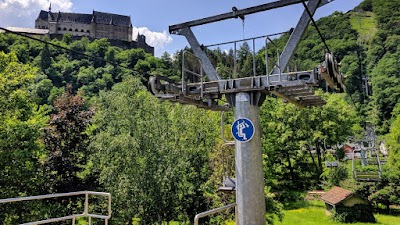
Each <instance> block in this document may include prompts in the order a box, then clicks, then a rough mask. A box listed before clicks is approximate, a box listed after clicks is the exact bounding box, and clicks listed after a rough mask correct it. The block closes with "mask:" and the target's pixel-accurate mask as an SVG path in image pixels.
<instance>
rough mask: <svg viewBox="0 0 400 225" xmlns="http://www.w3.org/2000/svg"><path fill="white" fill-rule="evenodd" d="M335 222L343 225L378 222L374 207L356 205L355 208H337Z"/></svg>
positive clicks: (334, 215)
mask: <svg viewBox="0 0 400 225" xmlns="http://www.w3.org/2000/svg"><path fill="white" fill-rule="evenodd" d="M333 220H334V221H337V222H341V223H355V222H367V223H375V222H376V219H375V217H374V214H373V208H372V206H371V205H362V204H356V205H354V206H353V207H346V206H336V211H335V212H334V213H333Z"/></svg>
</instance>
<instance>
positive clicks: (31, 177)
mask: <svg viewBox="0 0 400 225" xmlns="http://www.w3.org/2000/svg"><path fill="white" fill-rule="evenodd" d="M399 6H400V0H393V1H385V0H374V1H372V0H366V1H364V2H363V3H362V4H361V5H360V6H359V8H357V10H359V11H360V12H361V14H360V15H364V14H362V13H366V14H365V15H368V16H369V17H370V18H368V20H367V21H370V20H371V18H372V19H373V20H374V21H375V20H376V26H377V27H376V29H377V30H376V31H374V32H370V33H369V34H370V35H372V36H371V37H368V38H367V37H365V36H364V35H365V33H366V32H365V31H362V29H356V28H357V27H355V26H354V16H355V15H358V14H355V12H350V13H340V12H335V13H334V14H332V15H331V16H329V17H325V18H321V19H320V20H318V26H319V28H320V30H321V32H322V33H323V34H324V35H325V39H326V42H327V44H328V45H329V47H330V49H331V51H332V52H333V53H334V54H335V56H336V58H337V60H338V61H339V62H340V63H341V70H342V72H343V73H344V74H345V75H346V87H347V90H348V93H346V94H333V93H325V94H322V92H321V93H320V92H318V94H319V95H321V96H322V97H323V99H324V100H325V101H326V103H327V104H326V105H324V106H322V107H314V108H304V109H300V108H298V107H297V106H294V105H291V104H287V103H283V102H282V101H281V100H280V99H277V98H276V97H274V96H268V97H267V99H266V100H265V102H264V104H263V105H262V106H261V107H260V112H261V123H262V129H263V135H262V143H263V149H262V150H263V164H264V173H265V185H266V188H265V200H266V205H267V207H268V208H267V213H268V215H267V221H268V223H269V224H272V223H273V222H274V220H275V219H276V218H278V219H282V217H283V214H282V207H287V206H288V204H290V203H293V202H294V201H296V200H298V199H300V198H302V197H303V196H302V194H301V193H302V192H304V191H305V190H310V189H321V188H326V189H328V188H330V187H331V186H334V185H344V186H347V187H349V188H350V189H352V190H354V191H356V193H357V194H360V195H361V196H362V197H364V198H369V199H370V200H371V201H372V202H373V203H375V205H376V206H379V205H384V206H386V207H387V208H388V207H389V205H390V204H400V201H399V199H400V196H399V194H398V193H399V188H398V187H399V186H400V179H399V178H398V177H399V176H398V175H399V174H400V172H399V171H400V160H399V157H400V147H399V146H400V144H399V142H400V141H399V140H400V134H399V130H400V104H399V103H398V101H399V100H398V99H399V93H400V92H399V90H400V87H398V85H399V75H398V74H399V73H398V71H399V69H400V63H399V61H398V60H399V55H400V52H399V48H398V46H399V43H400V41H399V40H400V39H399V35H400V31H399V27H400V26H398V25H399V24H400V16H399V15H398V14H399V12H398V11H396V10H393V9H395V8H399ZM372 25H374V24H372ZM367 33H368V32H367ZM287 39H288V35H287V34H285V35H282V36H281V37H279V38H277V39H274V44H273V45H270V47H268V52H267V53H266V51H265V48H261V49H259V50H258V51H257V52H252V50H251V48H250V46H249V45H248V43H247V42H243V44H242V45H241V46H239V48H238V50H237V52H236V54H237V63H236V71H237V74H236V76H237V77H244V76H249V75H252V74H253V61H252V60H253V54H254V55H255V59H256V74H258V75H260V74H265V73H266V71H265V61H264V59H265V54H268V56H269V57H270V58H271V59H273V58H274V56H276V55H277V53H278V52H279V51H281V49H282V48H283V47H284V46H285V43H286V41H287ZM45 40H46V41H50V42H51V43H54V44H57V45H61V46H63V47H66V48H70V49H72V50H73V51H75V52H69V51H65V50H63V49H60V48H57V47H54V46H52V45H48V44H43V43H39V42H35V41H32V40H28V39H25V38H23V37H18V36H15V35H11V34H3V33H2V34H0V121H1V122H0V162H1V163H0V199H3V198H9V197H17V196H27V195H38V194H47V193H55V192H70V191H76V190H84V189H88V190H96V191H107V192H110V193H111V194H112V196H113V205H112V208H113V219H112V221H111V223H112V224H132V223H134V222H136V223H141V224H156V223H158V224H162V223H163V222H165V221H179V222H181V223H187V222H188V221H192V220H193V217H194V215H195V214H197V213H200V212H203V211H206V210H208V209H210V208H215V207H219V206H222V205H226V204H229V203H232V202H234V201H235V198H234V195H229V194H225V193H220V192H218V191H217V189H218V187H219V186H220V185H221V182H222V177H223V176H225V175H229V176H233V175H234V172H235V171H234V170H235V169H234V166H232V165H233V164H234V160H233V159H234V157H233V155H234V151H233V148H222V147H221V146H222V144H223V141H222V139H221V137H220V114H218V113H215V112H210V111H205V110H200V109H197V108H195V107H193V106H182V105H176V104H171V103H168V102H159V101H158V100H157V99H156V98H155V97H153V96H151V94H150V93H148V91H147V90H146V89H145V87H144V85H143V84H146V83H147V80H148V78H149V76H151V75H158V74H161V75H164V76H168V77H170V78H172V79H175V80H179V79H180V77H181V74H180V73H181V72H180V65H181V64H182V58H181V56H182V53H183V51H179V52H176V54H174V58H172V57H171V56H170V55H169V54H168V53H165V54H163V56H162V57H161V58H156V57H153V56H151V55H149V54H147V53H145V52H144V51H143V50H142V49H129V50H124V49H121V48H118V47H114V46H111V45H110V43H109V42H108V41H107V40H106V39H100V40H95V41H93V42H91V41H89V40H88V39H86V38H82V39H81V40H72V37H71V36H69V35H66V36H64V37H63V39H62V40H57V39H54V40H49V39H47V38H45ZM185 50H186V51H189V52H190V49H189V48H186V49H185ZM324 51H326V49H325V47H324V45H323V43H322V42H321V40H320V38H319V36H318V35H317V33H316V31H315V28H314V27H312V26H310V27H309V28H308V30H307V32H306V34H305V35H304V38H303V40H302V42H301V43H300V44H299V46H298V50H297V52H296V54H295V55H294V57H293V62H291V64H290V67H291V70H294V69H296V68H297V70H310V69H313V68H314V67H315V66H316V65H317V64H319V63H321V61H323V60H324V58H323V57H324ZM76 52H81V53H85V54H89V55H91V56H93V57H94V58H93V57H85V56H84V55H82V54H77V53H76ZM206 52H207V54H208V56H209V58H210V60H211V62H212V63H213V64H214V65H215V67H218V72H219V74H220V75H221V77H223V78H228V77H232V75H233V71H234V67H235V66H234V65H235V63H234V54H235V53H234V51H233V50H229V51H222V50H221V49H219V48H217V49H207V50H206ZM118 64H119V65H121V66H117V65H118ZM270 69H272V67H271V68H270ZM365 77H369V78H370V83H369V85H371V86H372V93H371V92H368V93H366V92H365V91H364V90H365V89H366V88H365V85H366V84H365V79H364V78H365ZM232 120H233V115H232V112H228V113H227V114H226V121H224V123H226V126H225V131H223V132H225V136H226V137H228V138H229V131H228V130H229V124H230V122H231V121H232ZM365 124H373V125H375V126H376V127H377V130H378V131H379V132H380V134H386V136H385V139H386V140H387V144H388V145H389V146H390V156H389V164H388V165H386V167H385V168H386V169H385V171H384V176H383V178H384V179H382V181H381V182H378V183H376V184H370V183H369V184H358V183H355V182H354V181H353V180H351V179H348V178H349V169H348V168H347V167H346V165H345V162H343V161H341V160H342V159H343V155H344V152H342V153H341V156H339V154H336V155H335V154H330V153H328V152H327V147H326V146H336V145H337V144H341V143H344V142H345V141H346V138H347V137H348V136H351V135H355V134H359V133H361V131H362V128H363V126H365ZM335 160H338V161H340V163H341V165H340V166H339V167H338V168H337V169H334V170H331V169H327V168H326V167H325V166H324V162H325V161H335ZM78 200H79V199H62V200H59V201H51V202H46V203H45V206H43V205H42V203H27V204H29V205H28V206H29V208H31V211H30V212H28V210H25V208H28V207H27V206H26V205H24V204H14V205H12V206H11V205H0V221H1V223H2V224H16V223H23V222H28V221H31V220H38V219H44V218H43V217H54V216H65V215H66V213H70V212H76V210H81V209H82V204H81V203H76V201H78ZM73 208H74V209H75V211H73ZM229 217H230V216H229V215H219V216H216V217H214V218H212V219H208V220H207V223H209V224H221V223H222V221H223V220H226V219H229ZM230 219H232V217H230ZM204 221H205V220H204Z"/></svg>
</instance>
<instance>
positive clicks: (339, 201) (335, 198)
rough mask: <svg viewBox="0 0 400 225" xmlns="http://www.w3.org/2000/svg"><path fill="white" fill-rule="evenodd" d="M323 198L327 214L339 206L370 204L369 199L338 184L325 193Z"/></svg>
mask: <svg viewBox="0 0 400 225" xmlns="http://www.w3.org/2000/svg"><path fill="white" fill-rule="evenodd" d="M321 200H323V201H324V202H325V206H326V214H327V215H330V214H332V213H333V211H334V210H336V207H337V206H345V207H353V206H354V205H357V204H362V205H370V203H369V202H368V201H367V200H365V199H363V198H361V197H359V196H357V195H355V194H353V192H351V191H349V190H346V189H343V188H341V187H336V186H335V187H333V188H332V189H331V190H330V191H328V192H326V193H325V194H323V195H322V196H321Z"/></svg>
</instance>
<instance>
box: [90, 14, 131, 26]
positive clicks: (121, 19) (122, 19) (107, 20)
mask: <svg viewBox="0 0 400 225" xmlns="http://www.w3.org/2000/svg"><path fill="white" fill-rule="evenodd" d="M93 19H94V22H95V23H98V24H113V25H116V26H123V27H129V26H131V25H132V23H131V18H130V17H129V16H123V15H118V14H112V13H104V12H96V11H93Z"/></svg>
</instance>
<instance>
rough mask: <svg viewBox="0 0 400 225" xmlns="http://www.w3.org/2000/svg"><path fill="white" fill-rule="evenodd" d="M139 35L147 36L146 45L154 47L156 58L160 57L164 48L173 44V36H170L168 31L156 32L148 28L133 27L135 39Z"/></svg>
mask: <svg viewBox="0 0 400 225" xmlns="http://www.w3.org/2000/svg"><path fill="white" fill-rule="evenodd" d="M138 33H139V34H142V35H144V36H146V43H147V44H148V45H150V46H153V47H154V49H155V55H156V56H158V55H160V54H161V53H162V50H163V49H164V47H165V46H166V45H167V44H169V43H171V42H172V37H171V35H169V34H168V33H167V32H166V31H164V32H155V31H151V30H149V28H147V27H139V28H137V27H133V37H134V38H135V37H136V35H137V34H138Z"/></svg>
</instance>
